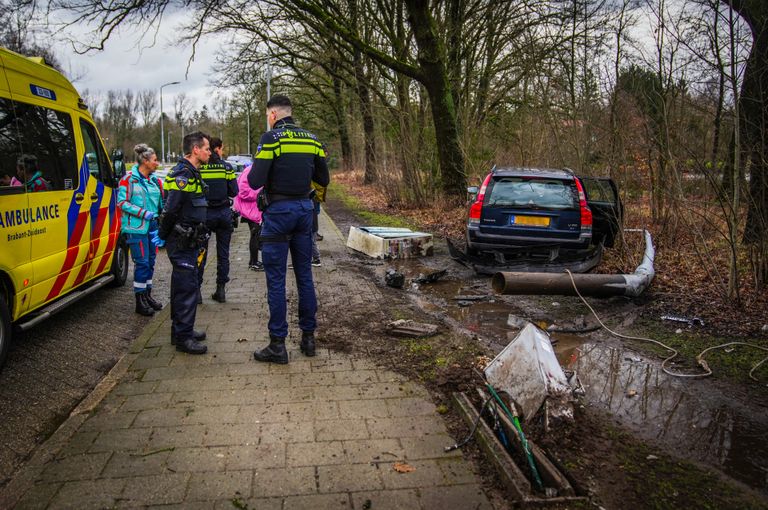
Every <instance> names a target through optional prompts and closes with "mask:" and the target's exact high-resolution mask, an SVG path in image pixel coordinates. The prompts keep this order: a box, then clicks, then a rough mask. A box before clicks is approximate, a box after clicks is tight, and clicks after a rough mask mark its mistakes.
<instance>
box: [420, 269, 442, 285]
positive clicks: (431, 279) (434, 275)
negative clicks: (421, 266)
mask: <svg viewBox="0 0 768 510" xmlns="http://www.w3.org/2000/svg"><path fill="white" fill-rule="evenodd" d="M447 272H448V270H447V269H441V270H440V271H433V272H431V273H427V274H419V276H417V277H416V278H414V279H413V280H412V281H413V282H414V283H435V282H436V281H438V280H439V279H440V278H442V277H443V276H445V274H446V273H447Z"/></svg>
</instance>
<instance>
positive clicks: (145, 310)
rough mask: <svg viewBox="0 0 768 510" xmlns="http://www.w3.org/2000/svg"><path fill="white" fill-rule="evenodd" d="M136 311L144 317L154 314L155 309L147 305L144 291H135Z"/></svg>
mask: <svg viewBox="0 0 768 510" xmlns="http://www.w3.org/2000/svg"><path fill="white" fill-rule="evenodd" d="M136 313H138V314H139V315H144V316H146V317H151V316H152V315H154V314H155V310H154V309H153V308H152V307H151V306H150V305H149V303H147V293H146V292H137V293H136Z"/></svg>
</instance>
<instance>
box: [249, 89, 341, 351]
mask: <svg viewBox="0 0 768 510" xmlns="http://www.w3.org/2000/svg"><path fill="white" fill-rule="evenodd" d="M267 119H268V122H269V126H270V127H271V128H272V129H271V130H270V131H267V132H266V133H264V135H263V136H262V137H261V140H260V142H259V147H258V153H257V154H256V160H255V162H254V164H253V167H252V168H251V171H250V173H249V174H248V184H249V185H250V186H251V187H252V188H253V189H258V188H260V187H262V186H264V191H262V192H261V193H259V200H260V202H259V204H260V205H259V209H260V210H261V211H262V215H263V216H262V218H263V223H262V226H261V237H260V240H261V243H262V257H263V263H264V271H265V272H266V277H267V301H268V302H269V325H268V327H269V345H268V346H267V347H266V348H264V349H262V350H260V351H256V352H254V353H253V357H254V358H255V359H256V360H258V361H266V362H272V363H280V364H285V363H288V352H287V351H286V349H285V337H287V336H288V323H287V322H286V300H285V274H286V262H287V258H288V250H290V252H291V260H292V262H293V272H294V275H295V276H296V286H297V287H298V291H299V328H301V344H300V347H301V351H302V352H303V353H304V354H305V355H307V356H314V355H315V328H316V326H317V323H316V321H315V314H316V312H317V297H316V296H315V286H314V282H313V281H312V266H311V260H312V211H313V204H312V199H311V193H310V192H311V190H312V181H315V182H316V183H318V184H320V185H321V186H327V185H328V183H329V181H330V178H329V176H328V167H327V166H326V163H325V152H324V151H323V146H322V144H321V143H320V142H319V141H318V140H317V137H316V136H315V135H314V134H312V133H310V132H309V131H307V130H305V129H302V128H300V127H299V126H297V125H296V123H295V122H294V120H293V118H292V117H291V101H290V99H288V97H286V96H282V95H276V96H273V97H272V98H270V99H269V101H268V102H267Z"/></svg>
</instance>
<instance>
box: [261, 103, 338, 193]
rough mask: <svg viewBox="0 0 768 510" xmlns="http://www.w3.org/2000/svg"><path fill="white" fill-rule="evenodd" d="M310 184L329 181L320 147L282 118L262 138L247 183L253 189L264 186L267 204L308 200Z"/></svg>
mask: <svg viewBox="0 0 768 510" xmlns="http://www.w3.org/2000/svg"><path fill="white" fill-rule="evenodd" d="M312 181H315V182H316V183H317V184H319V185H320V186H328V183H329V182H330V177H329V175H328V165H326V162H325V151H324V150H323V144H321V143H320V142H319V141H318V140H317V136H315V135H314V134H312V133H310V132H309V131H307V130H306V129H302V128H300V127H298V126H297V125H296V124H295V123H294V121H293V119H292V118H291V117H284V118H282V119H280V120H278V121H277V122H275V125H274V126H273V128H272V129H271V130H270V131H267V132H266V133H264V134H263V135H262V136H261V140H260V141H259V146H258V148H257V154H256V160H255V161H254V163H253V167H252V168H251V171H250V172H249V173H248V184H249V185H250V186H251V188H253V189H258V188H260V187H262V186H265V188H264V190H265V191H266V193H267V196H268V197H270V201H278V200H285V199H289V198H292V197H296V198H301V197H308V196H309V192H310V190H311V189H312Z"/></svg>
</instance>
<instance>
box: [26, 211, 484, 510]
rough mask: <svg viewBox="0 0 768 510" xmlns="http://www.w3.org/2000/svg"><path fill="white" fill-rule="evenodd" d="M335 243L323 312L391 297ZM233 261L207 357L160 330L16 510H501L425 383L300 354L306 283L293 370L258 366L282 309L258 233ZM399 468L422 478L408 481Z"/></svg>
mask: <svg viewBox="0 0 768 510" xmlns="http://www.w3.org/2000/svg"><path fill="white" fill-rule="evenodd" d="M321 230H322V231H323V232H324V234H325V239H324V240H323V241H322V242H321V243H320V249H321V253H322V254H323V267H321V268H316V269H315V277H316V282H317V289H318V295H319V298H320V306H321V307H333V309H336V310H339V311H340V312H343V310H344V309H349V308H350V307H353V306H355V304H356V303H358V302H359V301H360V300H362V299H380V298H381V296H380V294H379V292H378V291H377V289H376V286H375V285H374V284H373V283H372V282H369V281H365V280H361V279H360V278H355V277H350V276H349V275H345V274H344V271H343V270H342V269H341V268H339V267H337V266H336V264H335V261H336V260H337V259H340V258H341V257H342V255H343V253H344V251H345V247H344V245H343V239H342V236H341V234H340V233H339V231H338V230H337V229H336V228H335V226H334V225H333V224H332V223H330V220H329V219H328V218H327V216H323V217H321ZM232 262H233V263H232V273H233V274H232V282H231V283H230V284H229V285H228V288H227V297H228V302H227V303H226V304H218V303H213V302H212V301H211V300H210V294H211V293H212V291H213V284H212V282H213V280H214V278H213V277H214V273H215V257H211V260H209V270H208V272H207V275H206V280H207V281H206V284H205V286H204V290H203V292H204V296H205V302H204V304H203V305H201V306H200V307H199V310H198V322H197V325H198V328H200V329H204V330H205V331H206V333H207V335H208V340H207V342H206V343H207V344H208V347H209V351H208V354H207V355H205V356H189V355H185V354H182V353H177V352H176V351H175V349H174V348H173V347H172V346H171V345H170V341H169V333H170V322H169V318H168V313H163V314H161V315H160V316H158V317H156V318H155V319H154V322H153V324H155V326H158V324H157V322H158V321H161V324H159V327H156V328H155V330H154V333H152V334H151V335H146V338H145V342H143V343H141V344H138V345H137V344H135V345H134V349H133V352H134V359H133V362H132V363H131V365H130V367H129V368H128V370H127V372H125V373H124V374H123V375H122V376H121V378H120V380H119V381H118V382H117V384H116V385H115V386H114V387H113V388H112V390H111V391H110V392H109V393H108V394H107V395H106V396H105V397H104V399H103V400H102V401H101V402H100V403H99V404H98V406H96V407H95V409H94V410H93V411H92V412H91V413H90V414H89V415H88V417H87V419H85V420H84V421H83V423H82V425H80V426H79V427H78V428H77V429H76V430H75V432H74V433H73V434H72V435H71V437H69V438H68V439H67V440H66V441H65V443H64V444H63V445H62V447H61V448H60V449H58V451H56V452H54V454H53V455H51V458H50V459H48V461H47V462H46V463H45V464H44V465H43V466H42V468H41V469H40V470H39V471H38V473H37V474H36V476H35V480H34V483H33V484H31V485H30V486H29V487H28V490H27V491H26V492H25V493H24V494H23V497H22V498H21V500H20V501H19V503H18V505H17V508H112V507H116V508H122V507H136V506H139V507H142V506H143V507H150V508H245V507H246V505H247V508H251V509H256V508H258V509H292V510H293V509H302V508H311V509H325V508H347V509H349V508H353V509H363V508H372V509H378V508H390V509H398V508H402V509H418V508H423V509H434V508H439V509H451V508H457V509H458V508H460V509H465V508H491V505H490V504H489V502H488V500H487V499H486V496H485V495H484V493H483V491H482V490H481V489H480V485H479V478H478V477H477V475H476V474H475V473H474V472H473V469H472V466H471V464H470V463H469V462H467V461H466V460H465V459H464V458H463V457H462V456H461V454H460V453H459V452H452V453H450V454H445V453H444V452H443V447H444V446H446V445H448V444H452V443H453V442H454V439H452V438H451V437H450V436H449V435H448V433H447V429H446V427H445V424H444V423H443V421H442V418H441V417H440V416H439V415H438V413H437V412H436V409H435V406H434V405H433V404H432V403H431V402H430V400H429V396H428V394H427V392H426V390H425V389H424V388H423V387H422V386H419V385H418V384H416V383H414V382H412V381H408V380H406V379H404V378H403V377H402V376H400V375H398V374H396V373H393V372H390V371H387V370H383V369H380V368H379V367H377V366H376V365H375V364H373V363H372V362H371V361H369V360H366V359H362V358H356V357H351V356H350V355H347V354H341V353H337V352H332V351H329V350H328V349H324V348H322V345H320V348H319V349H318V355H317V357H315V358H306V357H304V356H303V355H302V354H301V353H300V352H299V350H298V345H297V338H299V337H300V332H299V331H298V330H297V329H295V328H296V310H295V309H296V301H297V295H296V290H295V286H294V285H293V282H290V285H289V291H288V299H289V301H290V303H291V307H292V308H291V310H292V312H291V313H292V324H291V328H293V329H292V336H291V338H290V339H289V342H288V343H289V347H290V359H291V362H290V363H289V364H288V365H286V366H276V365H265V364H260V363H256V362H255V361H253V358H252V352H253V351H254V350H255V349H256V348H259V347H261V346H263V345H264V344H265V339H266V338H267V333H266V322H267V319H268V309H267V303H266V295H265V283H264V274H263V273H254V272H251V271H248V270H247V269H246V264H247V229H243V228H241V229H239V230H237V231H236V235H235V237H234V240H233V253H232ZM342 283H343V285H342ZM320 327H322V324H321V325H320ZM397 461H404V462H407V463H409V464H410V465H411V466H413V467H414V468H415V470H414V471H413V472H410V473H398V472H396V471H395V470H394V469H393V464H394V463H395V462H397Z"/></svg>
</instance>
